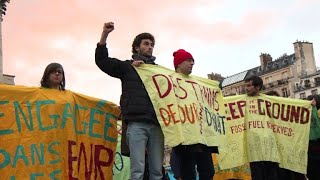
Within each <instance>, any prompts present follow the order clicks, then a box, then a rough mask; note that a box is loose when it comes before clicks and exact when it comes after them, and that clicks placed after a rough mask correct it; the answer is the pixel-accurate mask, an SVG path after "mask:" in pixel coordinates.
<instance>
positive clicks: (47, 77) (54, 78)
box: [40, 63, 66, 91]
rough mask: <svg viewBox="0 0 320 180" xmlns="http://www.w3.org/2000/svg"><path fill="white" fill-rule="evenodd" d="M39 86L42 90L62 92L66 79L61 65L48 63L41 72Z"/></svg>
mask: <svg viewBox="0 0 320 180" xmlns="http://www.w3.org/2000/svg"><path fill="white" fill-rule="evenodd" d="M40 84H41V87H43V88H49V89H58V90H62V91H64V90H65V86H66V79H65V75H64V71H63V67H62V65H61V64H59V63H50V64H49V65H48V66H47V67H46V69H45V70H44V72H43V76H42V78H41V81H40Z"/></svg>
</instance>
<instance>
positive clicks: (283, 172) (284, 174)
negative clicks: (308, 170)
mask: <svg viewBox="0 0 320 180" xmlns="http://www.w3.org/2000/svg"><path fill="white" fill-rule="evenodd" d="M279 179H285V180H305V179H306V178H305V175H304V174H301V173H297V172H294V171H290V170H288V169H283V168H279Z"/></svg>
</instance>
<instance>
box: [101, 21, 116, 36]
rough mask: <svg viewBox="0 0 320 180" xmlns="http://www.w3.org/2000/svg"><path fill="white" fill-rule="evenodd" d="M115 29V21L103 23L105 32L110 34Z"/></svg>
mask: <svg viewBox="0 0 320 180" xmlns="http://www.w3.org/2000/svg"><path fill="white" fill-rule="evenodd" d="M113 30H114V23H113V22H108V23H104V24H103V32H104V33H107V34H109V33H110V32H111V31H113Z"/></svg>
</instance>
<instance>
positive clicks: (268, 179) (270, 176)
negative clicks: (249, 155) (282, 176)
mask: <svg viewBox="0 0 320 180" xmlns="http://www.w3.org/2000/svg"><path fill="white" fill-rule="evenodd" d="M250 169H251V178H252V180H277V179H279V164H278V163H275V162H270V161H258V162H250Z"/></svg>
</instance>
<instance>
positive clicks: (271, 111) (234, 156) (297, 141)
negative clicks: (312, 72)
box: [218, 94, 312, 174]
mask: <svg viewBox="0 0 320 180" xmlns="http://www.w3.org/2000/svg"><path fill="white" fill-rule="evenodd" d="M224 101H225V103H226V111H227V112H226V114H227V117H226V129H227V131H226V132H227V138H226V141H224V142H223V143H222V144H221V147H220V148H219V152H220V154H219V156H218V160H219V165H220V166H221V168H222V169H227V168H232V167H235V166H241V165H244V164H245V163H247V162H254V161H273V162H278V163H280V167H283V168H285V169H290V170H292V171H295V172H299V173H303V174H306V167H307V151H308V142H309V130H310V119H311V111H312V106H311V103H310V102H309V101H304V100H297V99H290V98H282V97H275V96H266V95H263V94H261V95H260V96H258V97H249V96H247V95H240V96H231V97H226V98H224Z"/></svg>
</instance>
